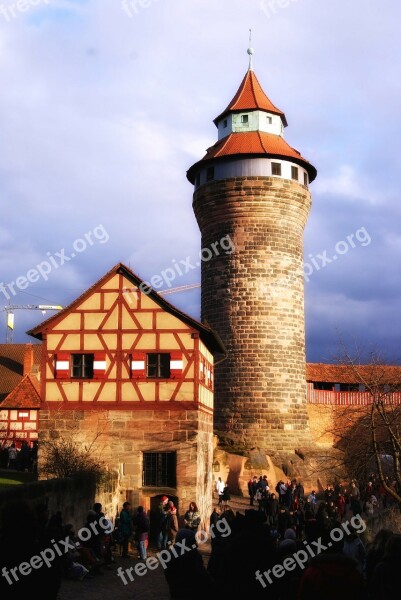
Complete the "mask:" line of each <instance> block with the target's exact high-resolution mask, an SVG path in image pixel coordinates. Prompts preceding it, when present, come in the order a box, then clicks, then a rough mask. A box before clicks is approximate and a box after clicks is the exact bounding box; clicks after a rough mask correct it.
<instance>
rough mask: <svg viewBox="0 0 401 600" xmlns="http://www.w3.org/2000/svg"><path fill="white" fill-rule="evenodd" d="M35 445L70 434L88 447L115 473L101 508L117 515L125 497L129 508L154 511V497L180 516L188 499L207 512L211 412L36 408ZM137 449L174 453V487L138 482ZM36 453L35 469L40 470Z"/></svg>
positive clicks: (204, 514)
mask: <svg viewBox="0 0 401 600" xmlns="http://www.w3.org/2000/svg"><path fill="white" fill-rule="evenodd" d="M39 431H40V440H39V441H40V445H42V444H44V443H46V441H47V440H49V439H53V440H55V439H58V438H63V439H72V440H73V441H75V442H77V443H79V444H81V445H82V446H86V447H88V446H91V450H92V451H93V453H94V455H95V456H96V457H97V458H100V459H101V460H102V461H103V462H104V463H105V464H106V465H107V468H108V470H109V471H110V472H112V473H115V474H116V475H117V477H118V492H117V494H115V495H114V496H113V498H110V499H109V502H108V504H107V506H105V508H106V509H107V511H108V513H109V514H110V516H113V517H115V516H117V515H118V514H119V512H120V511H121V509H122V504H123V502H125V501H126V500H128V501H130V502H131V504H132V506H133V508H135V507H136V506H139V505H142V506H144V508H145V509H146V510H154V507H155V505H156V504H157V502H158V499H157V496H160V495H164V494H166V495H167V496H170V497H171V498H174V499H175V500H176V502H177V504H178V511H179V514H180V515H181V516H182V515H183V514H184V512H185V511H186V510H187V508H188V504H189V502H190V501H195V502H196V503H197V504H198V506H199V508H200V509H201V514H202V519H203V520H204V521H206V520H208V518H209V516H210V512H211V486H212V467H211V465H212V455H213V417H212V414H205V413H202V412H201V411H198V410H193V411H189V410H175V411H173V410H160V411H155V410H135V411H132V410H119V411H109V410H101V409H99V410H87V411H68V410H64V411H63V410H41V411H40V424H39ZM143 452H176V455H177V466H176V480H177V481H176V483H177V484H176V487H175V488H165V487H163V488H153V487H148V488H145V487H143V485H142V456H143ZM40 464H41V460H40V456H39V469H40Z"/></svg>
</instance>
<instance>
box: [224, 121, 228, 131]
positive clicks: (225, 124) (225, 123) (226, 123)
mask: <svg viewBox="0 0 401 600" xmlns="http://www.w3.org/2000/svg"><path fill="white" fill-rule="evenodd" d="M227 125H228V121H227V119H224V121H223V127H224V129H225V128H226V127H227Z"/></svg>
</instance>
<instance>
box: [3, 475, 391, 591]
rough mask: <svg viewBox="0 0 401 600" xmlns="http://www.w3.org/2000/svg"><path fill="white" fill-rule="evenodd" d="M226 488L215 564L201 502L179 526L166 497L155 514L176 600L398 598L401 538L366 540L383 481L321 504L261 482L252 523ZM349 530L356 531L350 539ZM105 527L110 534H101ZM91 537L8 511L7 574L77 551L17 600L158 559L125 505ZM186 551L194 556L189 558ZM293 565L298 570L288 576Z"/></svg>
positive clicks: (36, 577)
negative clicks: (38, 559)
mask: <svg viewBox="0 0 401 600" xmlns="http://www.w3.org/2000/svg"><path fill="white" fill-rule="evenodd" d="M221 483H222V484H223V485H221ZM218 485H219V487H218ZM389 485H393V483H392V482H389ZM223 486H224V487H223ZM226 487H227V485H226V482H222V481H221V480H218V481H217V482H216V491H217V492H218V495H219V497H218V502H217V504H216V505H215V506H214V507H213V512H212V514H211V515H210V522H209V528H208V531H209V540H210V541H211V554H210V558H209V560H208V562H207V564H206V562H205V561H204V560H203V557H202V554H201V552H200V550H199V547H198V546H199V538H198V533H201V529H204V528H205V527H204V525H205V523H202V524H201V515H200V512H199V510H198V507H197V505H196V503H195V502H193V501H192V502H190V503H189V505H188V507H186V508H187V509H186V510H185V512H184V511H182V514H181V517H179V516H178V511H177V506H176V505H175V502H174V499H170V498H169V497H168V496H167V495H164V496H161V498H160V503H159V505H158V507H157V510H156V511H155V512H154V513H152V519H153V518H154V519H156V520H155V522H152V527H154V533H155V545H154V547H152V552H151V556H152V557H155V556H157V554H158V553H159V552H163V551H164V552H168V553H171V554H172V558H171V560H169V561H168V564H167V565H166V568H165V569H164V575H165V578H166V581H167V584H168V586H169V590H170V597H171V599H172V600H179V599H180V600H185V599H186V600H200V599H201V598H202V599H204V598H205V597H207V598H208V600H215V599H216V600H217V598H220V597H221V595H222V594H221V592H222V590H223V591H224V595H225V596H235V597H237V596H238V595H241V594H244V595H245V594H247V595H249V594H254V595H255V596H257V597H258V598H264V597H266V598H274V599H275V600H310V599H311V598H313V597H317V598H324V599H325V600H337V599H338V597H341V599H342V600H360V599H361V600H362V599H363V600H384V599H385V598H386V600H387V598H392V597H396V595H397V594H398V591H397V590H399V587H400V583H401V581H400V578H401V569H399V568H398V566H400V567H401V535H400V533H399V532H398V531H390V530H387V529H382V530H380V531H379V532H378V533H377V535H376V536H375V537H374V539H373V540H372V541H371V542H370V543H369V544H367V543H365V542H364V540H363V538H362V536H361V533H363V532H364V531H365V530H366V522H367V521H368V519H369V517H371V516H372V514H373V515H375V513H376V512H379V511H382V510H383V509H384V508H386V507H388V505H389V503H390V498H389V497H388V495H387V494H385V493H384V492H385V490H384V488H383V487H382V486H380V484H379V483H378V480H377V478H376V477H375V476H374V475H373V474H372V475H371V476H370V477H369V480H368V481H367V482H366V484H361V485H359V484H358V482H357V481H355V480H353V481H351V482H350V484H349V485H347V486H345V485H342V484H340V483H336V484H334V485H327V486H326V489H325V490H323V491H320V492H319V494H316V493H315V491H314V490H312V491H311V493H308V494H305V490H304V487H303V485H302V483H301V482H300V481H297V480H295V479H293V480H292V481H286V482H284V481H279V482H278V483H277V485H275V486H274V488H273V486H272V485H269V482H268V479H267V476H265V475H260V476H259V477H253V478H252V479H251V480H250V481H249V483H248V491H249V504H250V506H249V508H248V509H247V510H245V511H244V513H241V512H236V513H234V511H233V510H232V508H230V505H229V502H230V500H223V499H222V498H220V496H223V494H224V493H225V492H224V490H225V489H226ZM220 492H221V493H220ZM372 511H373V512H372ZM353 519H354V520H353ZM344 523H348V527H346V528H344V530H342V529H341V528H342V526H343V525H344ZM95 524H100V525H101V527H97V529H96V527H95V528H93V525H95ZM105 525H107V527H105ZM83 527H86V529H87V530H91V531H93V534H91V535H90V536H88V539H87V540H86V541H82V536H79V535H77V532H76V531H75V530H74V527H73V526H72V525H71V524H69V523H64V521H63V517H62V514H61V513H59V512H58V513H56V514H54V515H52V516H51V518H49V514H48V512H47V508H46V506H44V505H43V506H42V505H40V506H38V507H37V509H36V512H35V513H34V512H32V510H31V509H30V508H29V507H28V505H27V504H26V503H23V502H19V503H13V505H11V506H9V507H6V508H5V509H4V510H3V515H2V530H1V532H0V556H1V561H2V562H1V564H2V565H4V566H5V568H6V569H7V568H8V567H13V566H15V565H16V564H19V563H22V562H23V561H29V560H30V557H32V556H33V555H38V554H40V553H41V552H43V551H44V549H45V548H52V547H55V543H57V541H58V540H68V543H69V545H68V552H66V553H63V554H62V555H61V554H60V556H56V559H55V560H54V561H53V562H52V565H51V569H41V570H40V569H39V570H38V571H35V572H32V576H30V577H29V578H28V577H25V578H21V581H20V582H19V583H18V585H14V587H13V592H14V591H16V592H17V591H18V592H21V593H25V592H28V591H32V589H35V585H38V586H44V587H45V588H46V595H45V596H44V597H45V600H47V599H48V600H53V599H56V598H57V593H58V589H59V587H60V583H61V579H62V577H68V578H70V579H74V580H79V581H82V580H84V579H87V578H91V577H95V576H96V575H97V574H100V573H102V572H103V570H104V569H111V568H114V566H112V563H113V562H116V560H118V558H117V557H118V554H120V556H121V558H128V557H130V558H133V559H134V560H136V559H138V560H142V561H146V560H147V558H148V556H149V554H148V544H149V536H150V519H149V514H147V513H146V510H145V509H144V508H143V507H142V506H138V507H136V508H135V509H134V510H132V507H131V504H130V503H129V502H128V501H127V502H125V503H124V504H123V506H122V510H121V511H120V513H119V514H118V517H117V519H116V523H115V524H113V523H112V522H111V520H110V519H108V517H107V516H106V515H105V514H104V512H103V510H102V505H101V504H100V503H95V504H94V505H93V507H92V509H91V510H90V511H89V512H88V514H87V517H86V522H85V523H84V524H83ZM96 531H97V533H95V532H96ZM152 531H153V529H152ZM339 531H340V532H342V533H343V535H339V533H338V532H339ZM333 532H336V536H334V535H332V534H333ZM78 533H79V532H78ZM202 533H204V532H202ZM21 539H24V544H21V543H20V540H21ZM130 544H132V548H133V549H134V550H133V552H132V553H130V552H129V550H130V548H129V545H130ZM184 547H185V548H186V549H187V550H189V551H185V552H182V548H184ZM174 549H175V550H174ZM306 549H308V552H309V556H308V554H307V551H306ZM313 550H314V552H313ZM297 553H301V554H302V553H303V555H304V556H306V560H303V561H302V562H299V561H295V560H294V559H293V557H294V556H295V555H297ZM130 562H131V561H125V564H127V565H129V564H130ZM122 564H124V563H122ZM286 564H287V565H290V564H291V568H288V569H287V568H285V569H284V567H283V565H286ZM6 573H8V571H6ZM275 574H277V575H275ZM8 576H9V575H7V577H8ZM10 577H11V576H10ZM6 584H7V581H6V580H5V579H4V574H3V577H1V578H0V591H2V590H3V589H8V591H9V590H10V588H7V585H6ZM13 584H14V581H13ZM149 585H150V586H151V585H152V584H151V579H150V578H149ZM4 586H6V587H4ZM32 586H33V587H32ZM17 588H18V589H17ZM38 589H39V588H38ZM5 597H6V596H5Z"/></svg>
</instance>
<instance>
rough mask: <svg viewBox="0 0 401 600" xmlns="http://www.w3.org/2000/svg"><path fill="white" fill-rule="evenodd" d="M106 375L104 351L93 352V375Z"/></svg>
mask: <svg viewBox="0 0 401 600" xmlns="http://www.w3.org/2000/svg"><path fill="white" fill-rule="evenodd" d="M105 376H106V352H95V353H94V356H93V377H94V378H95V379H104V378H105Z"/></svg>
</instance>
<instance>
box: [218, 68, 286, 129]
mask: <svg viewBox="0 0 401 600" xmlns="http://www.w3.org/2000/svg"><path fill="white" fill-rule="evenodd" d="M243 110H265V111H267V112H271V113H274V114H276V115H279V116H280V117H281V119H282V121H283V124H284V126H285V127H287V119H286V118H285V114H284V113H283V112H282V111H281V110H280V109H279V108H277V107H276V106H274V104H273V103H272V102H271V100H270V99H269V98H268V97H267V96H266V94H265V93H264V91H263V89H262V86H261V85H260V83H259V80H258V78H257V77H256V75H255V73H254V72H253V71H252V70H249V71H247V73H246V75H245V77H244V79H243V80H242V82H241V85H240V86H239V88H238V91H237V93H236V94H235V96H234V98H233V99H232V100H231V102H230V104H229V105H228V106H227V108H226V109H225V110H224V111H223V112H222V113H221V114H220V115H219V116H218V117H216V118H215V119H214V123H215V124H216V125H217V122H218V121H219V120H220V119H222V118H223V117H224V116H225V115H226V114H227V113H229V112H241V111H243Z"/></svg>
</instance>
